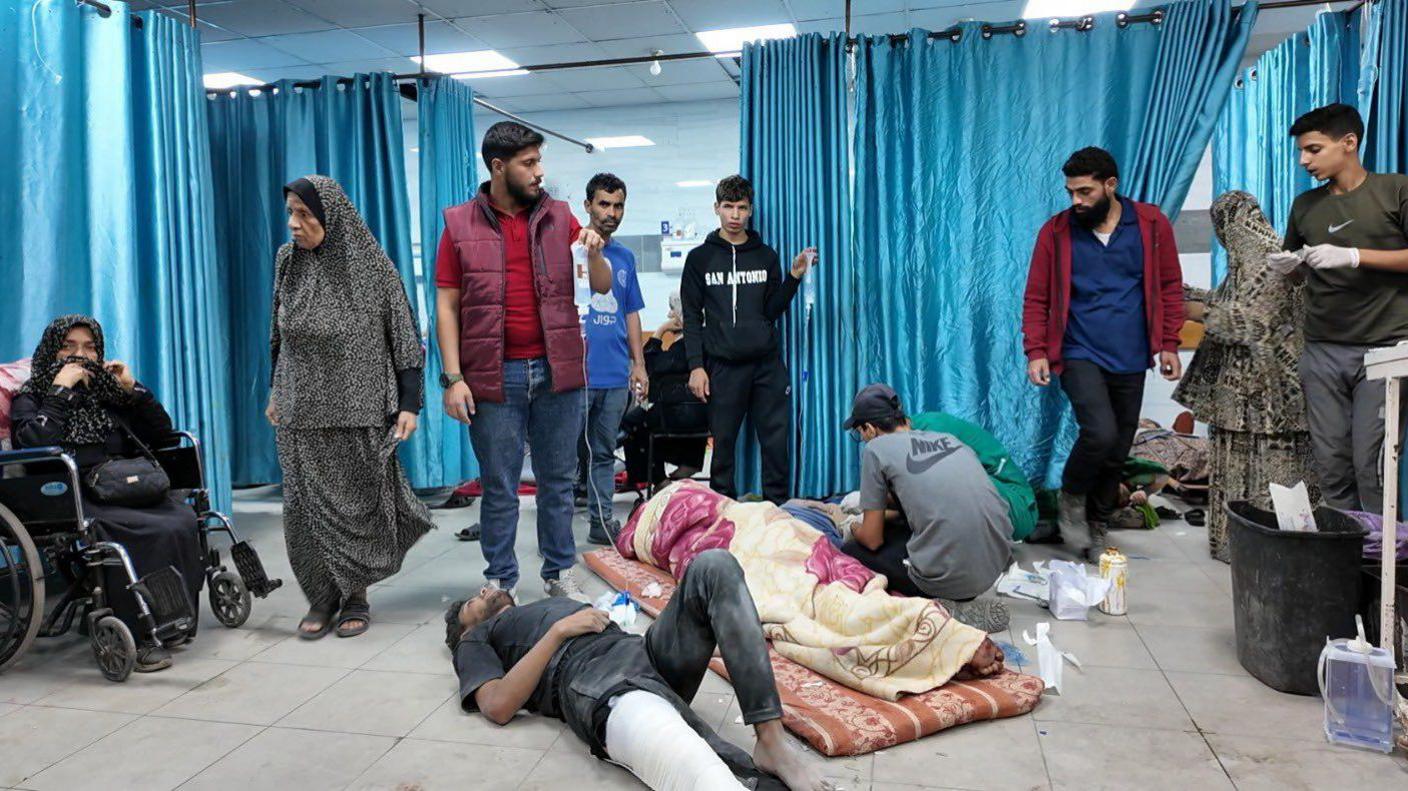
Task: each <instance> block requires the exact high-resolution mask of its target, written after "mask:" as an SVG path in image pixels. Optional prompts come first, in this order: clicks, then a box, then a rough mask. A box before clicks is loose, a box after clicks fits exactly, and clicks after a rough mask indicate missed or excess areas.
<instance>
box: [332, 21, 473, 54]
mask: <svg viewBox="0 0 1408 791" xmlns="http://www.w3.org/2000/svg"><path fill="white" fill-rule="evenodd" d="M357 35H359V36H362V37H363V38H366V39H369V40H371V41H373V42H376V43H377V44H380V45H381V46H383V47H385V48H386V49H388V50H390V51H391V52H394V53H396V54H397V55H405V56H407V57H409V56H411V55H419V54H420V33H419V31H418V30H417V26H416V25H386V26H384V27H366V28H361V29H359V30H358V31H357ZM481 49H489V45H488V44H485V43H484V42H482V41H480V40H479V39H477V38H475V37H474V36H471V35H469V34H468V33H465V32H464V31H462V30H460V29H458V28H456V27H455V26H453V25H451V24H449V23H448V22H427V23H425V52H426V54H427V55H439V54H442V53H445V52H473V51H476V50H481Z"/></svg>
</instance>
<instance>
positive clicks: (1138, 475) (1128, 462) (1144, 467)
mask: <svg viewBox="0 0 1408 791" xmlns="http://www.w3.org/2000/svg"><path fill="white" fill-rule="evenodd" d="M1160 475H1168V468H1167V467H1164V465H1162V464H1159V463H1158V462H1156V461H1150V460H1148V459H1141V458H1139V457H1138V456H1130V457H1129V458H1127V459H1125V460H1124V467H1123V468H1121V469H1120V476H1121V478H1122V480H1123V481H1124V482H1125V483H1127V484H1130V485H1131V486H1145V485H1148V484H1151V483H1153V482H1154V479H1155V478H1157V477H1158V476H1160Z"/></svg>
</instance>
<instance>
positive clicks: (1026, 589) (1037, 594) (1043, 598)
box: [997, 561, 1049, 607]
mask: <svg viewBox="0 0 1408 791" xmlns="http://www.w3.org/2000/svg"><path fill="white" fill-rule="evenodd" d="M1032 568H1033V569H1034V571H1027V570H1026V569H1023V568H1022V567H1021V566H1020V565H1018V564H1017V562H1016V561H1013V562H1012V565H1011V566H1010V567H1009V568H1008V569H1007V571H1005V572H1003V574H1002V576H1001V577H998V578H997V593H998V595H999V596H1011V597H1012V598H1014V599H1031V600H1033V601H1036V602H1039V603H1040V604H1041V606H1043V607H1045V606H1046V603H1047V601H1048V600H1049V595H1048V591H1049V585H1048V583H1047V579H1046V568H1045V562H1044V561H1043V562H1039V563H1036V564H1034V565H1033V566H1032Z"/></svg>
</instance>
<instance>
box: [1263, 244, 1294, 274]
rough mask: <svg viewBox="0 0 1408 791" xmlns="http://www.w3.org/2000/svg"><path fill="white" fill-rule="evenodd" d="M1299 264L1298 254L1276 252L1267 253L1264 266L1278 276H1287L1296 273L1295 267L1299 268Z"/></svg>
mask: <svg viewBox="0 0 1408 791" xmlns="http://www.w3.org/2000/svg"><path fill="white" fill-rule="evenodd" d="M1300 264H1301V260H1300V254H1299V253H1287V252H1284V251H1280V250H1278V251H1276V252H1274V253H1268V254H1267V256H1266V266H1267V267H1268V268H1270V269H1271V271H1272V272H1275V273H1276V274H1278V275H1289V274H1290V273H1292V272H1294V271H1296V267H1298V266H1300Z"/></svg>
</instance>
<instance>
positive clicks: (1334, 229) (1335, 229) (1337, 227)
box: [1330, 220, 1354, 233]
mask: <svg viewBox="0 0 1408 791" xmlns="http://www.w3.org/2000/svg"><path fill="white" fill-rule="evenodd" d="M1352 222H1354V220H1345V221H1344V222H1342V223H1340V224H1339V225H1331V226H1330V233H1339V232H1340V231H1342V230H1344V227H1345V226H1346V225H1349V224H1350V223H1352Z"/></svg>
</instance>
